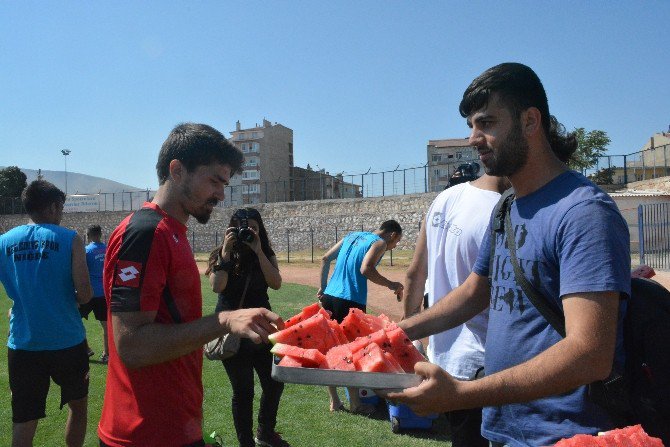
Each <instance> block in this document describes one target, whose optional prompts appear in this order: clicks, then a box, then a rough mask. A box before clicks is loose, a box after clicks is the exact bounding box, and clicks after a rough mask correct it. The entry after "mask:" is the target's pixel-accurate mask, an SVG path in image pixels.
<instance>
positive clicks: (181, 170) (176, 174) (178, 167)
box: [168, 160, 186, 183]
mask: <svg viewBox="0 0 670 447" xmlns="http://www.w3.org/2000/svg"><path fill="white" fill-rule="evenodd" d="M168 169H169V172H170V178H171V179H172V180H174V181H175V182H177V183H179V182H180V181H181V180H182V179H183V177H184V174H185V173H186V167H185V166H184V165H183V164H182V162H181V161H179V160H172V161H170V165H169V168H168Z"/></svg>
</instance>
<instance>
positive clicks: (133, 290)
mask: <svg viewBox="0 0 670 447" xmlns="http://www.w3.org/2000/svg"><path fill="white" fill-rule="evenodd" d="M242 161H243V156H242V153H241V152H240V151H239V150H238V149H237V148H235V147H234V146H233V145H231V144H230V143H229V142H228V141H227V140H226V138H225V137H224V136H223V135H222V134H221V133H220V132H218V131H217V130H215V129H213V128H212V127H210V126H207V125H203V124H192V123H187V124H180V125H178V126H177V127H175V128H174V129H173V130H172V132H171V133H170V135H169V136H168V138H167V140H166V141H165V143H163V146H162V148H161V151H160V154H159V156H158V163H157V164H156V170H157V172H158V179H159V183H160V186H159V188H158V192H157V193H156V196H155V197H154V199H153V200H152V201H151V202H150V203H145V204H144V206H143V207H142V209H140V210H139V211H136V212H135V213H133V214H131V215H130V216H128V217H127V218H126V219H124V220H123V222H121V224H120V225H119V226H118V227H117V228H116V230H114V232H113V233H112V235H111V237H110V240H109V245H108V249H107V257H106V259H105V269H104V275H103V276H104V287H105V297H106V299H107V304H108V306H107V307H108V324H109V371H108V374H107V384H106V389H105V400H104V404H103V409H102V417H101V419H100V424H99V426H98V435H99V437H100V445H101V446H115V447H126V446H142V447H150V446H166V447H167V446H175V447H182V446H203V445H204V442H203V440H202V400H203V389H202V345H203V344H205V343H206V342H208V341H209V340H212V339H214V338H216V337H218V336H220V335H222V334H224V333H228V332H233V333H236V334H239V335H240V336H242V337H247V338H250V339H251V340H253V341H254V342H256V343H261V342H267V336H268V335H269V334H270V333H272V332H274V331H275V330H276V328H277V327H278V328H283V322H282V320H281V318H279V316H278V315H276V314H275V313H273V312H271V311H269V310H267V309H241V310H237V311H232V312H219V313H218V314H215V315H210V316H206V317H202V295H201V290H200V277H199V274H198V268H197V266H196V264H195V260H194V258H193V254H192V251H191V247H190V245H189V242H188V238H187V237H186V229H187V228H186V223H187V221H188V219H189V217H190V216H193V217H195V218H196V220H197V221H198V222H200V223H205V222H207V221H208V220H209V216H210V215H211V213H212V210H213V208H214V206H216V204H217V203H218V202H219V201H220V200H223V198H224V187H225V186H226V185H227V184H228V181H229V179H230V177H231V175H233V174H234V173H235V172H238V171H239V169H240V166H241V164H242Z"/></svg>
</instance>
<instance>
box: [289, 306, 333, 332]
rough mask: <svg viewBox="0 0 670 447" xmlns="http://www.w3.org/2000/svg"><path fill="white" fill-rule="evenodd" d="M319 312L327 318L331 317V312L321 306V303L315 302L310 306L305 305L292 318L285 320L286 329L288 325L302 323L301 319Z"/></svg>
mask: <svg viewBox="0 0 670 447" xmlns="http://www.w3.org/2000/svg"><path fill="white" fill-rule="evenodd" d="M318 313H320V314H322V315H323V316H324V317H326V319H327V320H329V319H330V312H328V311H327V310H326V309H324V308H323V307H321V306H320V305H319V303H314V304H310V305H309V306H305V307H303V309H302V310H301V311H300V312H298V313H297V314H295V315H293V316H292V317H291V318H289V319H288V320H286V321H285V322H284V329H285V328H287V327H291V326H293V325H295V324H297V323H300V322H301V321H305V320H306V319H308V318H309V317H311V316H313V315H316V314H318Z"/></svg>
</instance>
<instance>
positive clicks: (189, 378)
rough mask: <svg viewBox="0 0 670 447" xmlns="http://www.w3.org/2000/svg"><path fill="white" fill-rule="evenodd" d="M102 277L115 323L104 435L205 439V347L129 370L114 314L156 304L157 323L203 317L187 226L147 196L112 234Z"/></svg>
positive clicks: (179, 441)
mask: <svg viewBox="0 0 670 447" xmlns="http://www.w3.org/2000/svg"><path fill="white" fill-rule="evenodd" d="M103 281H104V287H105V297H106V299H107V308H108V311H107V312H108V321H110V324H109V334H108V335H109V364H108V371H107V384H106V387H105V400H104V403H103V408H102V416H101V419H100V424H99V426H98V435H99V436H100V439H101V440H102V441H103V442H104V443H105V444H108V445H110V446H183V445H186V444H190V443H193V442H196V441H198V440H200V439H202V399H203V390H202V351H201V350H196V351H193V352H192V353H190V354H187V355H184V356H182V357H179V358H177V359H174V360H171V361H169V362H164V363H160V364H157V365H151V366H147V367H144V368H139V369H134V370H129V369H128V368H126V366H125V365H124V364H123V362H121V360H120V359H119V356H118V353H117V351H116V347H115V346H114V333H113V328H112V325H111V319H112V314H115V313H120V312H138V311H156V312H157V314H156V320H155V322H156V323H159V324H177V323H185V322H189V321H192V320H196V319H198V318H201V317H202V293H201V290H200V275H199V273H198V268H197V266H196V263H195V260H194V258H193V252H192V250H191V246H190V244H189V242H188V238H187V235H186V226H185V225H183V224H182V223H180V222H179V221H177V220H175V219H174V218H172V217H170V216H168V215H167V214H166V213H165V212H164V211H163V210H161V209H160V208H159V207H158V206H157V205H155V204H152V203H145V204H144V206H143V208H142V209H140V210H138V211H136V212H135V213H133V214H131V215H130V216H128V217H127V218H126V219H124V220H123V222H121V224H120V225H119V226H118V227H117V228H116V229H115V230H114V232H113V233H112V235H111V237H110V240H109V245H108V248H107V256H106V258H105V269H104V274H103ZM170 303H173V304H170Z"/></svg>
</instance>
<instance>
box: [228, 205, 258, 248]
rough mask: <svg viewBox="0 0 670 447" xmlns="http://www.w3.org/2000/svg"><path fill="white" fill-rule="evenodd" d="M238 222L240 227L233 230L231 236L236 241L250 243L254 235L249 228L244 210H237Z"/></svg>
mask: <svg viewBox="0 0 670 447" xmlns="http://www.w3.org/2000/svg"><path fill="white" fill-rule="evenodd" d="M235 214H236V215H237V218H238V220H239V221H240V226H239V227H237V228H233V234H235V237H237V240H238V241H242V242H248V243H251V242H253V241H254V237H256V235H255V234H254V232H253V231H251V229H250V228H249V221H248V216H247V212H246V210H239V211H238V212H237V213H235Z"/></svg>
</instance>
